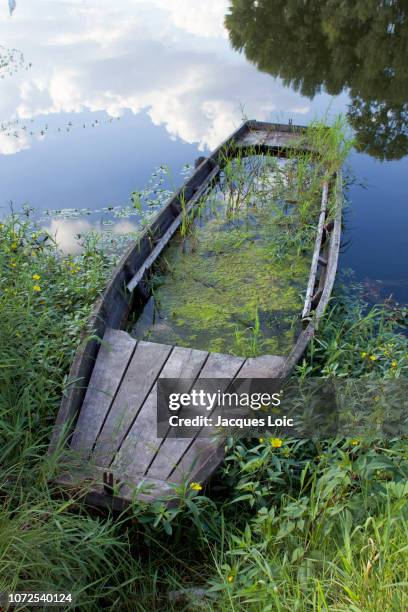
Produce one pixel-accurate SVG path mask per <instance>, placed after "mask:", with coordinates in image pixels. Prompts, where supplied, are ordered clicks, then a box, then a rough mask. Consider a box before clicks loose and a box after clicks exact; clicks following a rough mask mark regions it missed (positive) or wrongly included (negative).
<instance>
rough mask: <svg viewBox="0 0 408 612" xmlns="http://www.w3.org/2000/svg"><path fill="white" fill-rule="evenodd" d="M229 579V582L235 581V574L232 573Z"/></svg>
mask: <svg viewBox="0 0 408 612" xmlns="http://www.w3.org/2000/svg"><path fill="white" fill-rule="evenodd" d="M227 580H228V582H234V576H233V575H232V574H230V575H229V576H228V577H227Z"/></svg>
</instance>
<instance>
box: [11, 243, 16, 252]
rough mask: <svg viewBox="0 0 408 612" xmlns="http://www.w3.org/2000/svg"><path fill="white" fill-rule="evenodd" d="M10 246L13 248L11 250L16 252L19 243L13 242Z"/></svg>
mask: <svg viewBox="0 0 408 612" xmlns="http://www.w3.org/2000/svg"><path fill="white" fill-rule="evenodd" d="M10 246H11V248H12V249H13V251H15V250H16V248H17V242H12V243H11V244H10Z"/></svg>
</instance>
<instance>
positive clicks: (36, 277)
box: [32, 274, 41, 280]
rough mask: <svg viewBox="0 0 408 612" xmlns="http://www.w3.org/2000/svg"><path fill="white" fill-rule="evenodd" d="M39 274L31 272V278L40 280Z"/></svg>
mask: <svg viewBox="0 0 408 612" xmlns="http://www.w3.org/2000/svg"><path fill="white" fill-rule="evenodd" d="M40 278H41V276H40V275H39V274H33V276H32V279H33V280H40Z"/></svg>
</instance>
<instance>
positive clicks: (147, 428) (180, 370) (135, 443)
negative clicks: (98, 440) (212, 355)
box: [112, 347, 208, 477]
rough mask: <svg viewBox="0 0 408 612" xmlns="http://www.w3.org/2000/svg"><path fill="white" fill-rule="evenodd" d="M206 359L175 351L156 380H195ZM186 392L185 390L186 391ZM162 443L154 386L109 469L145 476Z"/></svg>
mask: <svg viewBox="0 0 408 612" xmlns="http://www.w3.org/2000/svg"><path fill="white" fill-rule="evenodd" d="M207 357H208V353H207V352H206V351H198V350H194V349H188V348H182V347H175V348H174V349H173V351H172V353H171V355H170V357H169V359H168V360H167V362H166V364H165V366H164V368H163V370H162V372H161V373H160V376H159V378H187V379H195V378H196V377H197V376H198V374H199V373H200V371H201V369H202V367H203V365H204V363H205V361H206V359H207ZM190 386H191V385H190ZM188 390H189V389H186V391H188ZM161 443H162V440H161V439H159V438H157V384H156V385H155V386H154V388H153V389H152V391H151V393H150V394H149V396H148V398H147V399H146V401H145V403H144V405H143V407H142V409H141V410H140V412H139V414H138V415H137V417H136V420H135V422H134V423H133V425H132V428H131V429H130V431H129V433H128V435H127V436H126V438H125V440H124V441H123V444H122V446H121V448H120V450H119V452H118V454H117V455H116V457H115V459H114V461H113V463H112V469H115V470H116V471H118V472H121V471H126V472H128V473H129V474H131V475H132V476H133V477H136V476H137V475H144V474H145V473H146V471H147V469H148V467H149V465H150V464H151V462H152V461H153V459H154V457H155V455H156V452H157V450H158V449H159V448H160V445H161Z"/></svg>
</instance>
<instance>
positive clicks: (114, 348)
mask: <svg viewBox="0 0 408 612" xmlns="http://www.w3.org/2000/svg"><path fill="white" fill-rule="evenodd" d="M136 344H137V342H136V340H134V339H133V338H132V337H131V336H129V334H126V333H125V332H122V331H118V330H115V329H110V328H108V329H107V330H106V332H105V335H104V337H103V342H102V346H101V349H100V351H99V354H98V359H97V361H96V364H95V367H94V369H93V372H92V376H91V379H90V381H89V385H88V389H87V392H86V395H85V399H84V403H83V405H82V408H81V411H80V413H79V417H78V421H77V424H76V427H75V431H74V434H73V436H72V440H71V448H72V449H74V450H76V451H78V452H79V453H80V454H81V455H82V456H83V457H84V458H87V457H88V456H89V455H90V453H91V451H92V448H93V445H94V444H95V441H96V438H97V436H98V433H99V430H100V428H101V427H102V424H103V422H104V420H105V418H106V415H107V414H108V412H109V408H110V406H111V404H112V402H113V399H114V396H115V394H116V392H117V390H118V388H119V386H120V383H121V380H122V378H123V376H124V373H125V371H126V368H127V366H128V363H129V361H130V359H131V357H132V355H133V352H134V350H135V348H136Z"/></svg>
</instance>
